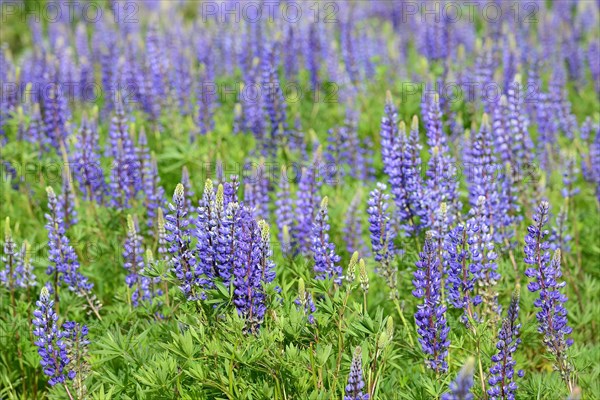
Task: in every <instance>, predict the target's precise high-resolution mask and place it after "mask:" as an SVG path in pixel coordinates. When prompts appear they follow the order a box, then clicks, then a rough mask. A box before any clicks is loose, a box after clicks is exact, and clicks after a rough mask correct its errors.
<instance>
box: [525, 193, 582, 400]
mask: <svg viewBox="0 0 600 400" xmlns="http://www.w3.org/2000/svg"><path fill="white" fill-rule="evenodd" d="M549 212H550V205H549V204H548V202H547V201H542V202H541V203H540V205H539V206H538V208H537V210H536V213H535V214H534V216H533V222H534V223H533V225H530V226H529V228H528V229H527V231H528V234H527V236H526V237H525V263H526V264H528V265H529V266H530V267H529V268H527V270H525V275H526V276H527V277H528V278H531V281H530V282H529V283H528V284H527V288H528V289H529V291H530V292H533V293H535V292H540V297H539V298H538V299H536V300H535V302H534V305H535V306H536V307H537V308H539V309H540V311H539V312H538V313H537V314H536V317H537V320H538V331H539V332H540V333H541V334H543V336H544V344H545V345H546V348H547V349H548V351H550V353H551V354H552V355H553V356H554V361H555V362H554V367H555V369H556V370H558V371H559V373H560V375H561V378H562V379H563V380H564V381H565V383H566V384H567V386H568V388H569V390H570V391H571V390H573V387H574V382H573V374H572V368H573V367H572V365H571V363H570V361H569V359H568V355H567V349H568V348H569V347H570V346H571V345H572V344H573V339H570V338H567V335H569V334H570V333H571V331H572V328H571V327H570V326H569V325H568V324H567V323H568V321H567V310H566V308H565V307H564V304H565V303H566V301H567V296H566V295H564V294H563V293H561V292H560V289H561V288H563V287H564V286H565V282H564V281H560V278H561V276H562V272H561V269H560V262H561V256H560V250H556V251H555V253H554V256H553V257H552V259H550V252H549V248H550V244H549V243H548V241H547V238H548V233H549V232H548V230H546V229H545V226H546V224H547V223H548V215H549Z"/></svg>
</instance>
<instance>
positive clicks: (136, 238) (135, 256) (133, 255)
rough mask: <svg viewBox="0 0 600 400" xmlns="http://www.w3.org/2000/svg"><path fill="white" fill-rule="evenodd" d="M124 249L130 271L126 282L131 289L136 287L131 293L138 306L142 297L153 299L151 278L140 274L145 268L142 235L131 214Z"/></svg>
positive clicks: (128, 219)
mask: <svg viewBox="0 0 600 400" xmlns="http://www.w3.org/2000/svg"><path fill="white" fill-rule="evenodd" d="M124 249H125V250H124V251H123V258H124V259H125V263H124V265H123V266H124V267H125V269H126V270H127V272H128V275H127V277H126V278H125V283H126V284H127V287H129V288H130V289H131V288H134V290H133V293H132V294H131V303H132V304H133V306H134V307H137V306H138V305H139V300H140V297H141V298H142V299H143V300H151V297H152V296H151V293H150V291H149V286H150V285H149V283H150V282H149V278H147V277H142V276H141V275H140V272H141V271H142V270H143V269H144V257H143V253H142V237H141V236H140V235H138V233H137V230H136V227H135V222H134V220H133V218H132V216H131V215H127V238H126V239H125V245H124ZM144 289H145V290H144Z"/></svg>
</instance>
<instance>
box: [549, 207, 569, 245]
mask: <svg viewBox="0 0 600 400" xmlns="http://www.w3.org/2000/svg"><path fill="white" fill-rule="evenodd" d="M568 221H569V218H568V209H567V208H566V207H564V206H563V207H561V209H560V211H559V212H558V214H557V215H556V224H555V225H554V226H552V228H551V231H550V237H549V238H548V241H549V242H550V248H551V249H552V250H557V249H560V250H561V251H562V252H565V253H567V252H569V251H571V244H570V242H571V239H572V237H571V235H569V233H568V230H569V225H568Z"/></svg>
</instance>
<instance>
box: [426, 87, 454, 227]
mask: <svg viewBox="0 0 600 400" xmlns="http://www.w3.org/2000/svg"><path fill="white" fill-rule="evenodd" d="M428 97H430V98H431V97H432V98H433V99H432V100H430V104H429V105H428V107H427V144H428V145H429V146H430V148H431V149H430V153H431V158H430V159H429V162H428V165H427V173H426V175H427V178H428V179H427V182H426V187H425V190H424V193H423V197H424V199H423V209H422V217H421V221H422V222H423V223H424V224H425V225H426V226H428V227H430V228H431V227H432V226H433V224H434V223H435V214H436V210H438V209H439V207H440V204H441V203H442V202H445V203H446V204H447V205H448V207H449V209H450V210H452V211H451V213H449V214H448V220H449V222H450V224H452V223H453V221H454V219H455V218H454V214H456V213H457V212H458V210H459V209H460V202H459V200H458V194H457V189H458V180H456V179H454V175H455V173H456V170H455V167H454V159H453V158H452V157H451V156H450V155H449V154H450V149H449V148H448V145H447V141H446V136H445V134H444V132H443V129H442V113H441V110H440V102H439V96H438V95H437V94H435V95H434V96H428Z"/></svg>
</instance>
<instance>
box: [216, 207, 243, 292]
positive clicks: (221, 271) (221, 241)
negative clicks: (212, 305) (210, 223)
mask: <svg viewBox="0 0 600 400" xmlns="http://www.w3.org/2000/svg"><path fill="white" fill-rule="evenodd" d="M239 224H240V206H239V205H238V203H234V202H230V203H229V204H227V207H225V213H224V215H223V218H222V220H221V226H220V227H219V232H218V235H217V236H216V238H215V239H216V241H217V243H216V254H215V261H216V266H217V276H218V277H219V278H220V279H221V280H222V281H223V284H224V285H225V286H229V283H230V281H231V276H232V274H233V268H234V257H235V255H236V254H235V249H236V246H237V243H236V236H235V233H236V229H237V227H238V225H239Z"/></svg>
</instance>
